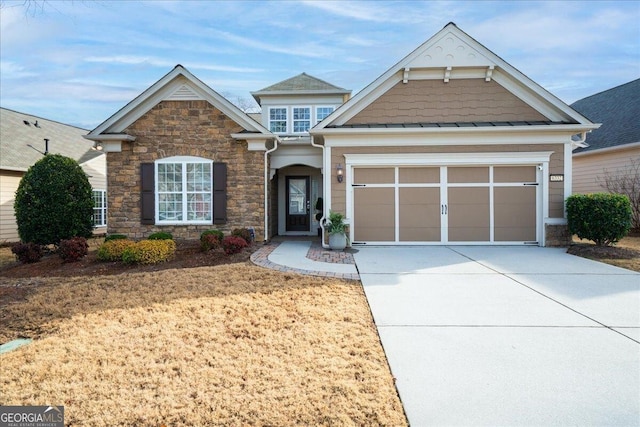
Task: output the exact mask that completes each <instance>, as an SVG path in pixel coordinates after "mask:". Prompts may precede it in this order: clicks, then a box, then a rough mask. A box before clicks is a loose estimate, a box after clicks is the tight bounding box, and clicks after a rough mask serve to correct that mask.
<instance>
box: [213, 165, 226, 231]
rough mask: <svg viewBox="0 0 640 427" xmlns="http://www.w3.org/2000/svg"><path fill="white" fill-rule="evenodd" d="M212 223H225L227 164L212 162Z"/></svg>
mask: <svg viewBox="0 0 640 427" xmlns="http://www.w3.org/2000/svg"><path fill="white" fill-rule="evenodd" d="M213 223H214V224H226V223H227V164H226V163H217V162H216V163H214V164H213Z"/></svg>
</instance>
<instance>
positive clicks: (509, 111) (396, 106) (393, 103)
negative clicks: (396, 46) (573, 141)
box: [346, 79, 548, 125]
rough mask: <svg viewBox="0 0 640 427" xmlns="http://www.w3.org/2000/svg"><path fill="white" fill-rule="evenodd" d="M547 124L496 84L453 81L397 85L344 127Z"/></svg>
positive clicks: (430, 81)
mask: <svg viewBox="0 0 640 427" xmlns="http://www.w3.org/2000/svg"><path fill="white" fill-rule="evenodd" d="M547 120H548V118H547V117H545V116H543V115H542V114H540V113H539V112H538V111H536V110H535V109H533V108H532V107H531V106H529V105H528V104H526V103H525V102H523V101H522V100H521V99H519V98H518V97H516V96H514V95H513V94H512V93H511V92H509V91H508V90H506V89H505V88H504V87H502V86H500V85H499V84H498V83H496V82H495V81H489V82H487V81H485V80H484V79H455V80H453V79H452V80H450V81H449V82H448V83H445V82H444V81H443V80H409V81H407V82H406V83H403V82H398V83H396V85H395V86H393V87H392V88H391V89H389V90H388V91H387V92H385V93H384V94H383V95H381V96H380V97H379V98H377V99H376V100H375V101H374V102H372V103H371V104H369V105H368V106H367V107H366V108H365V109H363V110H362V111H360V112H359V113H358V114H356V115H355V116H354V117H352V118H351V119H350V120H349V121H348V122H347V123H346V124H347V125H362V124H400V123H404V124H406V123H471V122H508V121H513V122H515V121H547Z"/></svg>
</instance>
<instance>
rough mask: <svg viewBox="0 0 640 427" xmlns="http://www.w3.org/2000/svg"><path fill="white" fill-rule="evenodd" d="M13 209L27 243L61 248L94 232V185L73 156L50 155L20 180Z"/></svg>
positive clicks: (19, 229) (22, 237) (24, 240)
mask: <svg viewBox="0 0 640 427" xmlns="http://www.w3.org/2000/svg"><path fill="white" fill-rule="evenodd" d="M13 206H14V210H15V214H16V222H17V224H18V234H19V235H20V239H21V240H22V241H23V242H33V243H37V244H39V245H49V244H54V245H58V244H59V243H60V240H63V239H71V238H73V237H91V235H92V233H93V196H92V192H91V185H90V184H89V179H88V178H87V174H86V173H84V171H83V170H82V168H81V167H80V165H78V162H76V161H75V160H73V159H71V158H69V157H64V156H61V155H59V154H48V155H46V156H44V157H43V158H42V159H40V160H38V161H37V162H36V163H35V164H34V165H33V166H31V167H30V168H29V170H27V173H26V174H25V175H24V176H23V177H22V179H21V180H20V184H19V185H18V190H17V191H16V198H15V202H14V205H13Z"/></svg>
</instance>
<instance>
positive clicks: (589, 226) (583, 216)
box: [567, 193, 631, 246]
mask: <svg viewBox="0 0 640 427" xmlns="http://www.w3.org/2000/svg"><path fill="white" fill-rule="evenodd" d="M567 220H568V222H569V232H570V233H571V234H576V235H577V236H578V237H579V238H581V239H589V240H593V241H594V242H595V244H596V245H598V246H608V245H611V244H613V243H616V242H618V241H619V240H620V239H622V238H623V237H624V236H626V235H627V233H628V232H629V230H630V229H631V204H630V202H629V198H628V197H627V196H624V195H621V194H609V193H594V194H574V195H572V196H570V197H569V198H568V199H567Z"/></svg>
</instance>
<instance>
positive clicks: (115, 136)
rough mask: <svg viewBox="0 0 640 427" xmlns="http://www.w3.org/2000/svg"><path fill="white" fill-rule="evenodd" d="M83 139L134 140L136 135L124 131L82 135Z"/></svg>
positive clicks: (99, 140)
mask: <svg viewBox="0 0 640 427" xmlns="http://www.w3.org/2000/svg"><path fill="white" fill-rule="evenodd" d="M82 137H83V138H84V139H88V140H89V141H98V142H102V141H105V142H107V141H135V140H136V137H135V136H133V135H128V134H126V133H107V134H102V135H91V134H88V135H82Z"/></svg>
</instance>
